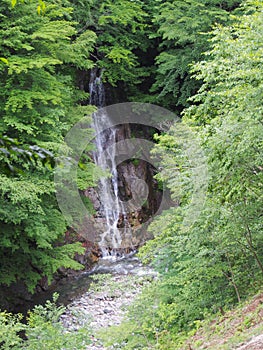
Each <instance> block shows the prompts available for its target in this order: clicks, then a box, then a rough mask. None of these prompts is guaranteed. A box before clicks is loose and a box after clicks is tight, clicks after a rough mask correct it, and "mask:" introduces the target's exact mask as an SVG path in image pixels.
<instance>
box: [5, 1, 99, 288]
mask: <svg viewBox="0 0 263 350" xmlns="http://www.w3.org/2000/svg"><path fill="white" fill-rule="evenodd" d="M0 16H1V24H0V38H1V40H0V50H1V57H2V59H1V62H0V77H1V79H0V81H1V82H0V85H1V89H0V90H1V91H0V101H1V103H0V114H1V119H0V132H1V134H2V135H4V136H3V137H2V141H1V143H2V146H3V147H2V152H1V154H0V157H1V170H5V169H6V168H7V166H6V165H8V166H9V168H10V167H11V170H14V171H13V172H11V173H10V172H6V171H3V172H2V174H1V185H0V208H1V209H0V210H1V221H0V225H1V238H0V242H1V244H0V258H1V266H0V282H1V283H4V284H10V283H12V282H16V281H17V280H24V281H25V282H26V284H27V286H28V288H29V289H30V290H33V288H34V287H35V285H36V283H37V281H38V280H39V279H40V277H41V276H47V277H48V279H49V280H50V279H51V278H52V276H53V274H54V272H55V271H56V270H57V269H58V268H59V267H61V266H65V267H72V268H76V269H78V268H80V267H81V265H79V264H78V263H77V262H75V261H74V260H73V259H72V258H73V256H74V254H75V253H76V252H81V251H82V248H81V247H80V246H79V245H78V244H73V245H68V246H64V245H63V244H62V243H63V235H64V233H65V231H66V224H65V221H64V218H63V216H62V214H61V213H60V212H59V210H58V207H57V204H56V199H55V195H54V191H55V189H54V184H53V172H52V166H49V167H47V166H45V162H44V164H43V161H41V159H42V158H44V159H47V156H49V159H50V162H47V163H49V165H52V161H51V160H52V158H53V156H56V154H57V151H58V148H59V147H60V146H61V145H62V144H63V135H65V133H66V131H67V130H68V129H69V128H70V126H71V125H73V124H74V123H75V121H76V120H78V119H79V118H81V117H82V116H84V115H85V114H86V113H87V112H89V110H88V108H87V107H82V108H80V107H79V108H76V106H77V105H78V104H79V101H81V100H83V99H84V98H85V95H84V94H83V93H82V92H81V91H79V90H78V89H77V86H76V83H75V81H74V80H75V74H76V73H75V72H76V70H77V69H79V68H85V69H89V68H91V67H92V65H93V64H92V62H91V60H89V52H90V51H91V50H92V46H93V43H94V40H95V37H96V35H95V34H94V33H93V32H90V31H87V32H85V33H84V34H80V35H77V31H76V29H75V27H74V26H75V23H74V22H72V21H71V9H70V8H68V7H64V6H62V5H61V4H60V3H59V2H57V1H53V2H49V3H47V2H46V3H45V14H44V15H41V14H38V13H37V11H36V7H35V4H33V3H32V2H30V1H28V2H27V1H26V2H24V3H23V4H19V5H17V6H15V7H14V8H12V7H11V3H10V1H8V0H6V1H2V2H1V5H0ZM10 138H11V139H10ZM16 140H17V141H16ZM35 155H36V157H35ZM17 170H20V171H17Z"/></svg>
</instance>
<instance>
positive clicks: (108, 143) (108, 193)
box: [89, 69, 130, 257]
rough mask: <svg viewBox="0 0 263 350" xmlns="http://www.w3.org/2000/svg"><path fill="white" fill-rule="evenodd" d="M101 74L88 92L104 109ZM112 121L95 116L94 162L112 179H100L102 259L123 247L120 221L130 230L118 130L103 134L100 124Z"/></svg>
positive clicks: (94, 77) (93, 73)
mask: <svg viewBox="0 0 263 350" xmlns="http://www.w3.org/2000/svg"><path fill="white" fill-rule="evenodd" d="M101 78H102V73H100V75H98V70H97V69H93V70H92V71H91V77H90V84H89V92H90V104H92V105H96V106H97V107H98V108H102V107H104V106H105V89H104V85H103V83H102V79H101ZM107 118H109V117H108V115H107V114H106V113H105V112H103V111H102V112H100V113H94V115H93V128H94V129H95V132H96V139H95V143H96V152H94V160H95V163H96V165H98V166H99V167H100V168H101V169H103V170H104V171H105V172H107V173H109V175H110V176H104V177H102V178H101V179H100V184H99V198H100V203H101V208H100V215H101V216H102V217H103V218H105V231H104V232H103V233H102V234H101V240H100V242H99V246H100V249H101V251H102V254H103V257H106V256H114V255H116V254H117V252H118V251H119V250H120V248H121V245H122V233H121V231H120V229H119V227H118V225H119V223H120V221H122V225H123V226H124V234H125V235H126V234H127V233H128V231H129V230H130V227H129V226H130V225H129V222H128V220H127V215H126V213H125V208H124V206H123V204H122V202H121V200H120V199H119V194H118V172H117V164H116V148H115V146H114V145H115V143H116V132H117V128H116V127H111V128H108V129H107V130H104V131H103V132H100V131H101V127H100V126H101V125H105V124H107V123H106V119H107Z"/></svg>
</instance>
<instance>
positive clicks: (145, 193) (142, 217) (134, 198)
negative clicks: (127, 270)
mask: <svg viewBox="0 0 263 350" xmlns="http://www.w3.org/2000/svg"><path fill="white" fill-rule="evenodd" d="M154 132H155V130H153V129H149V128H147V127H145V126H143V125H137V124H123V125H120V126H118V127H117V130H116V132H115V142H116V143H118V145H119V144H120V145H121V146H120V147H122V146H123V148H125V147H126V146H125V145H126V144H125V143H121V142H120V141H122V140H137V139H138V145H137V147H136V143H135V149H134V151H133V152H134V153H135V154H134V157H132V158H129V157H127V158H128V159H125V155H126V154H127V155H129V154H130V153H131V150H129V149H118V152H119V153H121V154H123V155H124V160H123V161H120V162H118V163H117V164H116V167H117V169H116V170H117V186H118V197H119V200H120V202H121V206H122V207H123V208H124V209H125V212H124V213H120V214H119V217H118V223H117V227H118V228H119V229H120V231H121V235H122V242H121V246H120V249H125V250H129V248H130V249H134V248H137V247H139V246H141V245H142V244H144V243H145V241H146V240H148V239H150V238H152V237H151V235H149V234H148V233H147V232H146V226H147V224H146V223H149V222H150V221H151V218H152V217H153V216H154V214H155V213H156V212H157V210H158V208H159V205H160V202H161V199H162V191H161V190H160V189H159V188H158V183H157V180H156V179H155V178H154V175H155V174H156V169H155V167H154V166H153V165H152V164H151V163H150V162H149V161H147V160H148V159H150V154H149V150H147V149H140V139H141V138H142V135H143V138H144V139H145V138H146V139H148V140H151V139H152V134H153V133H154ZM128 145H129V144H128ZM108 146H111V145H107V144H105V145H104V147H105V148H107V147H108ZM136 148H137V151H136ZM141 148H142V147H141ZM83 194H84V195H85V196H86V197H88V198H89V199H90V201H91V203H92V204H93V207H94V209H95V214H93V225H94V232H95V237H94V241H95V242H97V243H98V242H99V241H100V236H101V235H102V234H103V232H105V230H106V229H107V228H106V218H105V215H104V213H103V210H102V208H103V206H104V203H103V200H104V198H100V196H99V190H98V188H97V189H96V188H88V189H87V190H85V191H84V192H83ZM125 227H126V228H128V229H127V230H125ZM107 239H110V238H107ZM109 246H110V242H109Z"/></svg>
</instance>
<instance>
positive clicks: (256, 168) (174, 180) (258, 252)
mask: <svg viewBox="0 0 263 350" xmlns="http://www.w3.org/2000/svg"><path fill="white" fill-rule="evenodd" d="M241 9H242V15H239V16H236V17H232V20H233V22H232V25H231V26H221V25H217V26H216V27H215V29H214V30H213V32H212V33H211V36H212V37H211V40H210V45H211V46H212V47H211V49H210V50H209V51H207V52H206V54H205V57H204V58H205V59H204V60H202V61H200V62H198V63H196V64H194V65H193V66H192V73H193V74H194V76H195V78H196V79H197V80H200V81H201V82H202V85H201V87H200V89H199V90H198V92H197V94H195V95H194V96H193V97H192V98H191V100H190V102H191V104H192V105H191V106H190V107H189V108H188V109H185V110H184V112H183V124H182V125H185V127H187V128H188V130H191V129H192V131H193V132H196V134H197V135H198V136H199V142H200V144H201V145H202V148H203V150H204V151H205V154H206V162H207V165H208V170H209V174H210V175H209V179H208V188H207V193H206V202H205V204H204V206H203V208H202V211H201V215H200V216H199V217H198V218H196V221H195V222H192V224H191V225H185V222H184V219H185V217H186V216H187V213H188V211H189V210H191V204H192V203H191V200H192V196H193V190H194V187H193V184H192V186H191V182H192V180H193V179H195V178H194V177H192V175H193V173H194V172H195V171H196V169H195V164H194V163H193V162H191V159H189V153H187V149H188V147H187V145H186V144H187V143H189V142H192V143H193V140H191V139H190V140H189V138H188V139H187V138H186V139H185V143H184V144H183V142H182V140H181V139H180V137H179V136H180V134H181V132H179V133H178V126H177V125H175V126H174V127H173V128H171V130H170V132H169V133H168V134H166V135H163V136H159V137H158V140H159V144H158V145H157V146H156V149H155V153H158V154H159V155H160V156H161V157H162V164H161V166H162V168H163V170H162V172H160V173H159V175H158V176H159V177H160V178H161V179H162V180H163V181H166V182H167V185H168V186H169V187H170V189H171V191H172V192H173V196H174V198H177V199H180V206H179V207H178V208H174V209H171V210H169V211H167V212H166V213H164V214H163V215H161V216H160V217H159V218H157V219H155V221H154V223H153V224H152V226H151V231H152V232H153V233H154V235H155V239H154V240H153V241H150V242H148V244H146V246H145V247H143V249H142V250H141V255H142V257H144V259H145V260H146V261H152V263H153V264H154V266H155V267H156V268H157V269H158V270H159V271H160V272H161V278H160V281H159V282H157V283H156V284H154V285H152V286H151V288H149V290H147V291H145V293H144V294H143V295H142V297H141V298H140V299H139V300H138V302H137V304H135V305H134V306H133V307H132V309H131V312H130V316H129V322H128V323H127V324H123V326H122V327H121V329H120V328H117V329H115V330H114V329H113V330H112V333H113V337H114V338H115V339H114V342H115V344H116V338H117V339H119V344H122V348H123V349H138V348H140V349H146V348H147V349H176V348H183V345H182V343H183V342H184V339H185V337H187V334H191V332H192V331H194V330H195V329H196V327H198V326H199V323H200V320H202V319H203V318H205V317H206V316H207V315H209V314H213V313H219V314H223V313H224V310H226V309H227V308H229V307H230V306H231V305H233V304H235V303H237V302H239V301H241V300H244V299H245V298H246V297H247V296H248V295H249V294H250V293H254V292H255V291H257V290H258V289H260V286H261V285H262V281H263V275H262V273H263V269H262V267H263V265H262V264H263V251H262V238H263V237H262V204H261V203H262V193H263V191H262V186H263V172H262V155H263V132H262V131H263V129H262V99H261V97H260V96H262V81H263V71H262V47H263V42H262V31H263V26H262V23H263V21H262V20H263V11H262V9H263V3H262V2H261V1H260V2H256V3H254V2H248V3H247V4H246V5H245V6H243V7H242V8H241ZM179 130H180V128H179ZM185 146H186V147H185ZM190 158H191V157H190ZM199 165H200V166H201V164H199ZM197 169H198V171H199V174H200V176H203V174H202V172H201V167H200V168H197ZM142 305H143V307H142ZM185 346H186V347H187V345H185Z"/></svg>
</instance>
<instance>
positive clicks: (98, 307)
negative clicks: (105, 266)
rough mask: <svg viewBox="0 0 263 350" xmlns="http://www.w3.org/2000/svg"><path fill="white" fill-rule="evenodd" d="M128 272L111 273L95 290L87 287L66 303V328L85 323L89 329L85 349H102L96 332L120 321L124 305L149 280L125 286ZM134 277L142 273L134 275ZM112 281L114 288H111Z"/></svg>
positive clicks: (134, 296)
mask: <svg viewBox="0 0 263 350" xmlns="http://www.w3.org/2000/svg"><path fill="white" fill-rule="evenodd" d="M129 277H130V276H129V275H112V276H110V277H109V281H110V282H108V281H107V280H106V281H105V282H104V283H103V286H102V287H101V288H100V289H99V290H98V291H96V290H94V291H89V292H87V293H85V294H84V295H82V296H81V297H80V298H78V299H76V300H74V301H73V302H72V303H71V304H69V305H68V306H67V310H66V312H65V314H63V315H62V316H61V320H62V322H63V325H64V327H65V328H66V329H68V330H76V329H78V328H80V327H83V326H85V327H88V328H89V329H90V330H91V334H92V335H91V340H92V344H91V345H88V346H87V348H86V349H87V350H105V349H106V347H104V346H103V344H102V343H101V341H100V339H98V338H97V336H96V332H97V331H98V330H101V329H105V328H108V327H110V326H114V325H119V324H120V323H121V321H122V320H123V318H124V316H125V314H126V313H127V307H128V306H129V305H130V304H131V302H132V301H133V300H134V299H135V298H136V297H137V295H138V294H139V293H140V292H141V290H142V288H143V285H145V284H146V283H149V279H144V280H143V281H144V282H143V283H141V282H140V283H130V282H129V285H128V286H127V288H125V285H126V284H127V280H128V278H129ZM136 278H137V279H141V278H142V277H139V276H136ZM114 284H115V285H116V288H115V289H114Z"/></svg>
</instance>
